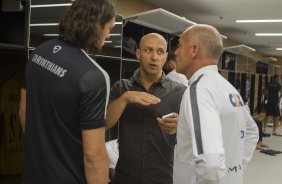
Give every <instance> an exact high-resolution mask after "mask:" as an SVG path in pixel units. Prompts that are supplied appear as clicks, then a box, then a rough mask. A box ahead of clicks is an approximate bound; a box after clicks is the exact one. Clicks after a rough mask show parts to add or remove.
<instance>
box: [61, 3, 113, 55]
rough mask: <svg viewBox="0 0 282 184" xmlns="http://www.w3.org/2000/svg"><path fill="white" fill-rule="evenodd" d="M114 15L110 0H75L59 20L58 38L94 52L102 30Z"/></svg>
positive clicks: (98, 43)
mask: <svg viewBox="0 0 282 184" xmlns="http://www.w3.org/2000/svg"><path fill="white" fill-rule="evenodd" d="M114 17H115V9H114V6H113V4H112V2H111V0H75V1H74V3H73V4H72V6H70V7H69V8H68V9H67V10H66V11H65V13H64V15H63V17H62V18H61V20H60V24H59V35H60V39H62V40H64V41H66V42H68V43H71V44H73V45H75V46H78V47H80V48H83V49H87V50H89V51H90V52H91V53H93V54H96V53H97V52H99V51H100V49H101V48H100V45H101V42H102V41H103V40H101V34H102V30H103V28H104V26H105V24H106V23H107V22H109V21H110V20H111V19H113V18H114Z"/></svg>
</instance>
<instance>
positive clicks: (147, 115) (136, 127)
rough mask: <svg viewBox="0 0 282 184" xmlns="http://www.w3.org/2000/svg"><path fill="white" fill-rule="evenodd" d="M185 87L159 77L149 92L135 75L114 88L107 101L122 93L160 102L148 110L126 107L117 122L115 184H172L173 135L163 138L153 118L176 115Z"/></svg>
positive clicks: (163, 133) (117, 83) (130, 105)
mask: <svg viewBox="0 0 282 184" xmlns="http://www.w3.org/2000/svg"><path fill="white" fill-rule="evenodd" d="M185 89H186V87H185V86H184V85H182V84H179V83H176V82H173V81H172V80H170V79H167V78H165V77H164V75H163V76H162V79H161V81H160V82H158V83H155V84H153V85H152V86H151V87H150V89H149V91H146V90H145V88H144V87H143V86H142V84H141V83H140V81H139V71H136V72H135V74H134V76H133V77H132V78H130V79H122V80H121V81H118V82H116V83H115V84H114V86H113V88H112V90H111V93H110V101H111V102H112V101H114V100H115V99H117V98H118V97H120V96H121V95H122V94H123V93H124V92H126V91H144V92H148V93H150V94H152V95H155V96H157V97H158V98H160V99H161V103H160V104H157V105H151V106H142V105H139V104H128V105H127V107H126V108H125V110H124V112H123V114H122V115H121V117H120V122H119V160H118V163H117V167H116V184H127V183H128V184H129V183H130V184H137V183H138V184H139V183H140V184H141V183H142V184H158V183H159V184H172V169H173V154H174V146H175V141H176V140H175V137H176V136H175V134H173V135H169V134H166V133H165V132H164V131H163V130H162V129H161V128H160V127H159V125H158V123H157V117H158V116H162V115H165V114H168V113H171V112H176V113H178V112H179V106H180V102H181V99H182V95H183V93H184V91H185Z"/></svg>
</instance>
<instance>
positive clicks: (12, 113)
mask: <svg viewBox="0 0 282 184" xmlns="http://www.w3.org/2000/svg"><path fill="white" fill-rule="evenodd" d="M20 87H21V85H20V78H19V77H14V78H12V79H10V80H9V81H7V82H6V83H4V84H3V86H2V92H1V99H2V101H1V104H2V108H3V110H2V112H3V114H2V115H3V116H2V117H3V122H2V123H3V124H2V125H0V126H1V127H2V128H1V129H2V131H1V132H2V133H1V144H0V146H1V149H0V174H15V173H20V172H21V170H22V157H23V132H22V130H21V126H20V122H19V116H18V112H19V102H20Z"/></svg>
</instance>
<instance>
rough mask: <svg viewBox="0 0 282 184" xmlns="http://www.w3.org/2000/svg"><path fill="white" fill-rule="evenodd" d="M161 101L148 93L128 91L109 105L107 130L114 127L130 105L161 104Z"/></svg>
mask: <svg viewBox="0 0 282 184" xmlns="http://www.w3.org/2000/svg"><path fill="white" fill-rule="evenodd" d="M160 101H161V100H160V99H159V98H157V97H155V96H154V95H151V94H149V93H146V92H140V91H127V92H125V93H123V94H122V95H121V96H120V97H119V98H117V99H116V100H114V101H113V102H112V103H110V104H109V105H108V109H107V117H106V123H107V128H111V127H113V126H114V125H115V124H116V123H117V121H118V119H119V118H120V116H121V115H122V113H123V111H124V109H125V107H126V105H127V104H128V103H137V104H141V105H151V104H157V103H160Z"/></svg>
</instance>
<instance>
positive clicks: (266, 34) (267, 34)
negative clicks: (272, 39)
mask: <svg viewBox="0 0 282 184" xmlns="http://www.w3.org/2000/svg"><path fill="white" fill-rule="evenodd" d="M255 35H256V36H282V33H255Z"/></svg>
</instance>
